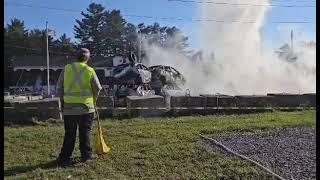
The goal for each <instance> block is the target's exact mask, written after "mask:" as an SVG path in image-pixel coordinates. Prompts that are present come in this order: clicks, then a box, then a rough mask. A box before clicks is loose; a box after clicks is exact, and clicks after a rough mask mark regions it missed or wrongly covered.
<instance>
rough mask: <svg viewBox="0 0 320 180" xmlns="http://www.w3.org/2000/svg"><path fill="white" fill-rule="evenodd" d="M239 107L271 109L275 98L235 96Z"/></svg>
mask: <svg viewBox="0 0 320 180" xmlns="http://www.w3.org/2000/svg"><path fill="white" fill-rule="evenodd" d="M235 98H237V106H238V107H271V106H272V103H273V102H274V97H273V96H255V95H253V96H235Z"/></svg>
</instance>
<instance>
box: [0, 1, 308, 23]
mask: <svg viewBox="0 0 320 180" xmlns="http://www.w3.org/2000/svg"><path fill="white" fill-rule="evenodd" d="M172 1H173V0H172ZM5 5H11V6H23V7H31V8H42V9H50V10H59V11H66V12H74V13H76V12H77V13H79V12H82V11H80V10H74V9H65V8H56V7H47V6H33V5H30V4H21V3H8V2H5ZM123 16H126V17H136V18H147V19H156V20H158V19H161V20H176V21H189V22H216V23H256V22H255V21H238V20H218V19H192V18H175V17H157V16H147V15H135V14H123ZM268 23H276V24H305V23H313V22H311V21H271V22H268Z"/></svg>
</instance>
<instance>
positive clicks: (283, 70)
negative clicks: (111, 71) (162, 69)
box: [146, 0, 316, 95]
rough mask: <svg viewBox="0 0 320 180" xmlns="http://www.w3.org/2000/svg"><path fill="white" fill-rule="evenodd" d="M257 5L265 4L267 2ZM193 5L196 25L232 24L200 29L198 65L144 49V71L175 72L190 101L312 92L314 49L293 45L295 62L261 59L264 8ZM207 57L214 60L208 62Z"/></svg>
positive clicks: (269, 53)
mask: <svg viewBox="0 0 320 180" xmlns="http://www.w3.org/2000/svg"><path fill="white" fill-rule="evenodd" d="M245 1H246V0H241V1H240V0H235V1H234V2H235V3H246V2H245ZM259 2H260V3H261V4H268V3H269V2H268V1H267V0H261V1H259ZM248 3H250V2H248ZM199 5H200V7H199V10H200V12H199V15H200V17H199V19H216V20H225V21H238V22H235V23H227V22H226V23H213V22H202V23H201V24H200V27H199V28H200V31H199V32H200V36H199V37H200V48H201V49H203V50H204V58H203V60H202V61H191V60H190V59H189V58H187V57H185V56H184V55H182V54H180V53H179V52H177V51H175V50H173V49H171V50H167V49H163V48H161V47H157V46H154V45H146V46H147V56H148V58H149V61H150V62H149V65H156V64H166V65H170V66H173V67H175V68H176V69H177V70H178V71H180V72H181V73H182V74H183V75H184V76H185V78H186V80H187V83H186V85H185V87H184V88H188V89H190V90H191V93H192V94H194V95H196V94H199V93H211V94H212V93H224V94H266V93H268V92H287V93H309V92H315V90H316V75H315V70H316V68H315V67H316V51H315V48H308V47H305V46H302V45H301V44H298V43H296V44H294V47H295V49H294V50H295V53H296V54H297V55H298V59H297V61H296V62H287V61H284V60H281V59H279V58H278V56H277V54H275V53H274V51H273V50H272V49H264V50H263V53H262V50H261V34H260V30H261V28H262V27H263V24H264V20H265V16H266V14H267V12H268V10H269V7H268V6H254V7H252V6H232V7H231V6H228V5H208V4H205V3H199ZM239 22H255V23H239ZM212 52H214V55H215V56H214V59H213V58H212V57H211V56H210V54H211V53H212Z"/></svg>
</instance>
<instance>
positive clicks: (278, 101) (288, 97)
mask: <svg viewBox="0 0 320 180" xmlns="http://www.w3.org/2000/svg"><path fill="white" fill-rule="evenodd" d="M267 96H273V102H272V106H273V107H299V106H304V105H303V104H304V103H306V102H304V100H303V96H301V95H300V94H273V93H268V94H267Z"/></svg>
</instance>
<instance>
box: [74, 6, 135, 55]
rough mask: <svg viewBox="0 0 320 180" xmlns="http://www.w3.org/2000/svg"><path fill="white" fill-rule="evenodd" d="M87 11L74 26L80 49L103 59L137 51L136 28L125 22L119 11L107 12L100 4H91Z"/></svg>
mask: <svg viewBox="0 0 320 180" xmlns="http://www.w3.org/2000/svg"><path fill="white" fill-rule="evenodd" d="M87 11H88V13H83V12H82V13H81V14H82V15H83V16H84V18H83V19H82V20H81V21H80V20H76V23H77V25H75V26H74V31H75V37H76V38H77V39H79V40H80V44H79V45H80V47H86V48H88V49H89V50H90V51H91V52H92V54H95V55H97V56H103V57H108V56H116V55H125V54H127V53H128V52H129V51H137V32H136V27H135V26H134V25H133V24H130V23H127V22H126V20H125V19H124V18H123V16H122V15H121V12H120V10H112V11H107V10H105V8H104V7H103V6H102V5H101V4H95V3H92V4H90V5H89V8H87Z"/></svg>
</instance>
